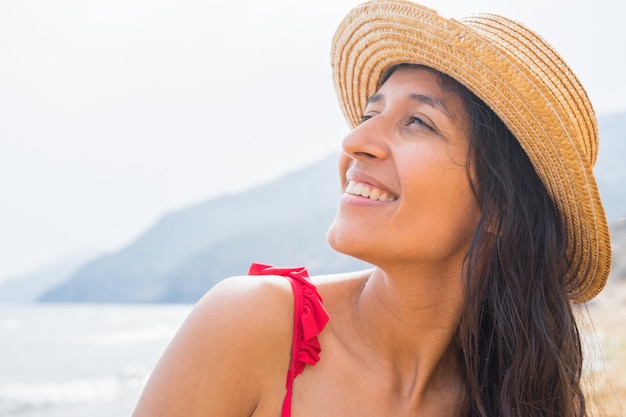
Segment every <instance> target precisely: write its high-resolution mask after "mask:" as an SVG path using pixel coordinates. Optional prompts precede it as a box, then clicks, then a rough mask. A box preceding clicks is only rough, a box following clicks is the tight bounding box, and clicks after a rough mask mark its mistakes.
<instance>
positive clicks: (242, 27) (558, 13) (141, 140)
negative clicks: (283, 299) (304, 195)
mask: <svg viewBox="0 0 626 417" xmlns="http://www.w3.org/2000/svg"><path fill="white" fill-rule="evenodd" d="M214 3H219V4H214ZM356 4H358V1H346V0H315V1H307V2H300V1H297V0H290V1H288V0H284V1H280V0H269V1H239V2H236V1H222V2H214V1H206V0H204V1H201V0H150V1H148V0H53V1H49V0H4V1H1V2H0V60H1V61H0V280H1V279H2V278H6V277H8V276H12V275H16V274H21V273H25V272H29V271H31V270H33V269H35V268H37V267H39V266H41V265H42V264H45V263H47V262H51V261H53V260H55V259H57V258H60V257H63V256H66V255H67V254H70V253H72V252H74V251H76V250H79V249H81V248H97V249H99V250H116V249H118V248H120V247H121V246H123V245H124V244H127V243H129V242H130V241H132V240H133V239H134V238H136V237H137V236H138V235H139V234H140V233H142V232H143V231H144V230H146V228H148V227H149V226H150V225H152V224H154V222H156V221H157V220H158V219H159V217H161V216H162V215H163V214H165V213H167V212H170V211H173V210H177V209H179V208H183V207H186V206H189V205H191V204H194V203H198V202H201V201H203V200H205V199H207V198H209V197H211V196H215V195H217V194H221V193H225V192H235V191H240V190H244V189H246V188H248V187H250V186H253V185H255V184H259V183H261V182H265V181H268V180H270V179H272V178H276V177H277V176H279V175H280V174H282V173H285V172H287V171H291V170H293V169H296V168H299V167H302V166H304V165H306V164H309V163H311V162H314V161H316V160H318V159H320V158H322V157H324V156H326V155H328V154H329V153H331V152H336V151H337V150H338V147H339V142H340V140H341V138H342V136H343V135H344V134H345V133H346V129H347V127H346V125H345V123H344V121H343V119H342V116H341V114H340V112H339V108H338V106H337V104H336V99H335V96H334V92H333V90H332V83H331V79H330V68H329V50H330V40H331V37H332V34H333V32H334V29H335V27H336V25H337V24H338V22H339V21H340V20H341V18H342V17H343V16H344V14H345V13H346V12H347V11H348V10H349V8H350V7H351V6H353V5H356ZM424 4H427V5H429V6H430V7H434V8H436V9H438V10H439V12H440V13H441V14H443V15H444V16H447V17H463V16H465V15H467V14H469V13H472V12H480V11H490V12H498V13H502V14H505V15H508V16H510V17H513V18H515V19H518V20H521V21H523V22H525V23H526V24H527V25H529V26H530V27H531V28H533V29H535V30H537V31H538V32H539V33H541V34H542V35H543V36H544V37H545V38H546V39H547V40H548V41H549V42H550V43H552V44H553V45H554V46H555V47H556V48H557V49H558V50H559V51H560V53H561V54H562V55H563V56H564V57H565V59H566V60H568V62H569V63H570V64H571V66H572V67H573V68H574V70H575V71H576V72H577V74H578V76H579V78H580V79H581V80H582V82H583V84H584V85H585V86H586V87H587V90H588V93H589V95H590V97H591V99H592V101H593V103H594V105H595V107H596V110H597V111H598V112H599V113H602V112H609V111H615V110H624V109H626V83H625V82H624V78H623V73H624V68H626V56H625V53H624V50H625V45H626V28H625V27H624V23H623V21H622V18H623V16H624V15H625V14H626V2H618V1H615V0H595V1H593V2H592V1H576V0H558V1H546V0H524V1H515V2H510V1H507V2H505V1H502V0H498V1H478V0H449V1H445V0H441V1H437V2H435V1H428V2H424Z"/></svg>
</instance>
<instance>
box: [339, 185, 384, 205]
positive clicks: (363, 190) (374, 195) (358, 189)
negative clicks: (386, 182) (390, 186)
mask: <svg viewBox="0 0 626 417" xmlns="http://www.w3.org/2000/svg"><path fill="white" fill-rule="evenodd" d="M346 192H347V193H348V194H353V195H360V196H362V197H368V198H369V199H370V200H376V201H386V202H388V203H390V202H392V201H395V198H394V197H389V195H388V194H387V193H386V192H384V191H382V190H379V189H378V188H373V187H370V186H368V185H365V184H361V183H358V182H354V181H349V182H348V185H347V186H346Z"/></svg>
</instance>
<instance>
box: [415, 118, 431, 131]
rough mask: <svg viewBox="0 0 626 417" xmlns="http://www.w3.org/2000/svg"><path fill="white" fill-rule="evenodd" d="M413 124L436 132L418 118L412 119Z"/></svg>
mask: <svg viewBox="0 0 626 417" xmlns="http://www.w3.org/2000/svg"><path fill="white" fill-rule="evenodd" d="M411 124H415V125H418V126H424V127H425V128H428V129H430V130H434V129H433V128H432V127H430V126H429V125H428V124H427V123H426V122H424V121H423V120H422V119H420V118H419V117H417V116H413V117H411Z"/></svg>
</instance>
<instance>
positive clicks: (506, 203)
mask: <svg viewBox="0 0 626 417" xmlns="http://www.w3.org/2000/svg"><path fill="white" fill-rule="evenodd" d="M332 66H333V74H334V81H335V88H336V90H337V94H338V97H339V101H340V105H341V107H342V110H343V112H344V115H345V116H346V119H347V120H348V122H349V123H350V125H351V126H352V128H353V130H352V131H351V132H350V133H349V134H348V135H347V136H346V137H345V139H344V140H343V142H342V150H343V152H342V154H341V156H340V158H339V164H338V166H339V178H340V183H341V195H340V197H339V208H338V211H337V215H336V218H335V220H334V222H333V223H332V225H331V226H330V229H329V231H328V241H329V243H330V244H331V246H332V247H333V248H334V249H336V250H337V251H340V252H343V253H346V254H348V255H351V256H353V257H357V258H360V259H362V260H364V261H367V262H369V263H371V264H372V265H373V268H372V269H369V270H365V271H358V272H353V273H346V274H340V275H331V276H324V277H314V278H312V279H311V278H309V277H308V274H307V272H306V270H305V269H304V268H276V267H271V266H267V265H261V264H253V265H252V267H251V268H250V272H249V275H248V276H243V277H234V278H230V279H227V280H224V281H223V282H222V283H220V284H219V285H218V286H216V287H214V289H212V290H211V291H209V292H208V293H207V294H206V296H205V297H204V298H203V299H202V300H201V301H200V302H199V303H198V305H197V306H196V308H195V309H194V311H193V312H192V313H191V314H190V316H189V318H188V319H187V321H186V322H185V324H184V325H183V326H182V328H181V329H180V331H179V333H178V335H177V336H176V337H175V338H174V340H173V341H172V343H171V345H170V347H169V348H168V350H167V351H166V352H165V354H164V356H163V358H162V359H161V361H160V362H159V364H158V366H157V367H156V369H155V371H154V372H153V374H152V376H151V378H150V380H149V382H148V384H147V385H146V388H145V391H144V393H143V395H142V397H141V399H140V401H139V403H138V405H137V409H136V411H135V414H134V415H135V417H141V416H178V415H185V416H216V417H217V416H220V417H222V416H232V417H236V416H237V417H243V416H255V417H261V416H263V417H264V416H268V417H269V416H271V417H275V416H278V415H282V416H283V417H288V416H291V415H293V416H299V417H307V416H311V417H312V416H316V417H325V416H329V417H330V416H416V415H427V416H435V417H437V416H459V417H461V416H463V417H492V416H499V417H530V416H533V417H535V416H541V417H554V416H559V417H583V416H585V415H587V412H586V402H585V395H584V393H583V390H582V388H581V372H582V361H583V357H582V353H581V341H580V337H579V333H578V328H577V324H576V321H575V320H574V315H573V309H572V303H581V302H586V301H588V300H590V299H591V298H593V297H594V296H595V295H597V294H598V292H600V291H601V290H602V288H603V287H604V285H605V283H606V279H607V275H608V272H609V267H610V263H611V252H610V242H609V236H608V227H607V223H606V218H605V215H604V211H603V208H602V204H601V202H600V200H599V197H598V190H597V186H596V184H595V180H594V177H593V174H592V167H593V165H594V163H595V159H596V152H597V147H598V139H597V128H596V121H595V115H594V112H593V109H592V107H591V104H590V102H589V100H588V98H587V95H586V93H585V91H584V89H583V88H582V86H581V84H580V82H579V81H578V79H577V78H576V76H575V75H574V74H573V73H572V71H571V70H570V69H569V67H568V66H567V64H566V63H565V62H564V61H563V60H562V59H561V58H560V57H559V56H558V54H557V53H556V52H555V51H554V49H553V48H552V47H551V46H550V45H548V44H547V43H545V41H543V40H542V39H541V38H540V37H539V36H538V35H537V34H535V33H534V32H532V31H531V30H530V29H528V28H526V27H525V26H523V25H521V24H520V23H517V22H514V21H512V20H509V19H507V18H504V17H501V16H496V15H479V16H475V17H471V18H467V19H464V20H460V21H457V20H447V19H444V18H442V17H440V16H439V15H437V13H436V12H434V11H433V10H430V9H427V8H425V7H423V6H420V5H417V4H413V3H410V2H407V1H404V0H393V1H374V2H370V3H366V4H364V5H361V6H359V7H356V8H355V9H353V10H352V11H351V12H350V13H349V14H348V16H347V17H346V18H345V19H344V21H343V22H342V23H341V24H340V26H339V28H338V29H337V32H336V34H335V37H334V40H333V49H332ZM287 238H288V237H287Z"/></svg>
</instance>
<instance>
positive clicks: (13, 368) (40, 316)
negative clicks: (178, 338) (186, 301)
mask: <svg viewBox="0 0 626 417" xmlns="http://www.w3.org/2000/svg"><path fill="white" fill-rule="evenodd" d="M191 308H192V306H191V305H128V304H119V305H117V304H110V305H108V304H107V305H103V304H56V303H53V304H48V303H46V304H0V417H9V416H10V417H13V416H15V417H18V416H19V417H79V416H80V417H105V416H106V417H117V416H120V417H123V416H130V415H131V414H132V412H133V409H134V407H135V404H136V402H137V400H138V398H139V395H140V393H141V390H142V388H143V386H144V384H145V382H146V380H147V378H148V376H149V375H150V372H151V371H152V369H153V368H154V366H155V365H156V363H157V361H158V359H159V357H160V356H161V354H162V353H163V351H164V350H165V348H166V347H167V345H168V343H169V342H170V341H171V339H172V338H173V336H174V334H175V333H176V331H177V329H178V328H179V327H180V325H181V324H182V322H183V321H184V319H185V317H186V316H187V315H188V314H189V312H190V310H191Z"/></svg>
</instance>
